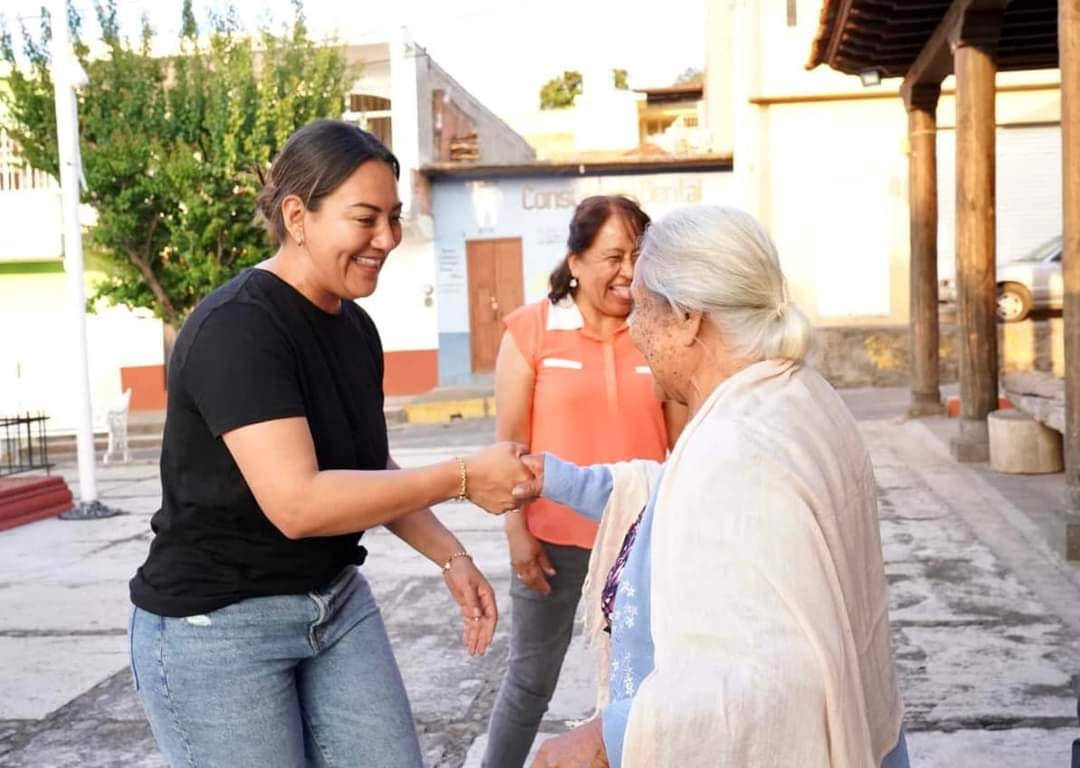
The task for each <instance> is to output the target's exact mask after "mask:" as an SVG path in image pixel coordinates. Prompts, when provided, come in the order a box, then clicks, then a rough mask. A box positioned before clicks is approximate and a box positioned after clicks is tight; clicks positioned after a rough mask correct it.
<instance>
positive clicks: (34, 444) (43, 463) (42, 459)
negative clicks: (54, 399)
mask: <svg viewBox="0 0 1080 768" xmlns="http://www.w3.org/2000/svg"><path fill="white" fill-rule="evenodd" d="M48 420H49V417H48V416H46V415H45V414H38V415H36V416H31V415H29V414H27V415H25V416H0V477H2V476H4V475H16V474H19V473H20V472H31V471H33V470H36V469H44V470H45V472H46V474H48V471H49V469H50V468H51V467H52V466H53V465H52V464H50V463H49V447H48V445H47V443H46V442H45V422H46V421H48Z"/></svg>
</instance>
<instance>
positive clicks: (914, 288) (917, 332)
mask: <svg viewBox="0 0 1080 768" xmlns="http://www.w3.org/2000/svg"><path fill="white" fill-rule="evenodd" d="M940 94H941V86H940V85H933V86H919V87H917V88H915V89H914V90H913V92H912V95H911V98H910V100H909V101H908V105H907V106H908V145H909V152H910V154H909V158H908V207H909V208H910V222H911V266H910V274H911V305H910V306H911V318H910V323H911V407H910V408H909V409H908V416H909V417H911V418H918V417H920V416H933V415H937V414H940V413H943V412H944V410H945V408H944V406H943V405H942V402H941V387H940V373H939V364H938V344H939V333H940V331H939V328H938V276H937V259H938V250H937V236H938V205H937V102H938V97H939V96H940Z"/></svg>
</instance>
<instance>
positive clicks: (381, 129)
mask: <svg viewBox="0 0 1080 768" xmlns="http://www.w3.org/2000/svg"><path fill="white" fill-rule="evenodd" d="M364 122H365V123H366V124H365V125H364V130H366V131H368V132H369V133H373V134H375V135H376V136H377V137H378V139H379V141H381V142H382V143H383V144H385V145H386V146H388V147H389V146H390V145H391V143H392V139H393V137H392V134H391V131H390V118H389V117H369V118H367V119H366V120H365V121H364Z"/></svg>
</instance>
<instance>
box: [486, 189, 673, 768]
mask: <svg viewBox="0 0 1080 768" xmlns="http://www.w3.org/2000/svg"><path fill="white" fill-rule="evenodd" d="M648 224H649V217H648V215H647V214H646V213H645V212H644V211H642V210H641V208H640V207H639V206H638V205H637V203H635V202H634V201H633V200H631V199H629V198H627V197H623V196H595V197H589V198H586V199H585V200H583V201H582V202H581V203H580V204H579V205H578V206H577V208H576V209H575V211H574V216H573V219H572V220H571V222H570V236H569V239H568V242H567V247H568V254H567V256H566V258H565V259H564V260H563V261H562V263H561V264H560V265H559V266H558V267H557V268H556V269H555V271H554V272H553V273H552V275H551V292H550V293H549V295H548V297H547V298H546V299H543V300H542V301H539V302H537V303H535V304H529V305H526V306H524V307H521V308H520V309H518V310H517V311H515V312H514V313H513V314H511V315H510V316H509V317H507V318H506V329H507V333H505V334H503V338H502V343H501V345H500V347H499V355H498V359H497V361H496V364H495V402H496V413H497V416H496V427H495V429H496V434H497V435H498V439H499V440H513V441H516V442H519V443H524V444H526V445H528V446H529V449H530V451H531V452H533V453H538V452H541V451H547V452H550V453H552V454H554V455H556V456H559V457H561V458H564V459H566V460H569V461H573V462H574V463H576V464H579V465H589V464H601V463H610V462H616V461H625V460H627V459H634V458H642V459H654V460H656V461H663V460H664V457H665V456H666V454H667V449H668V447H669V444H670V443H669V437H670V442H674V436H675V435H676V434H677V432H678V430H680V429H681V428H682V425H683V423H685V410H682V409H681V408H679V407H678V406H675V407H673V408H672V409H670V410H669V409H666V408H665V405H664V404H663V403H661V402H660V401H659V400H658V399H657V398H656V396H655V394H654V391H653V382H652V375H651V374H650V371H649V368H648V365H647V364H646V362H645V358H644V357H643V356H642V355H641V353H640V352H638V351H637V349H635V348H634V346H633V344H632V343H631V341H630V334H629V333H628V332H627V331H628V326H627V324H626V318H627V316H628V315H629V314H630V308H631V301H630V281H631V280H632V279H633V276H634V262H635V261H636V259H637V251H638V240H639V238H640V237H641V235H642V233H643V232H644V231H645V228H646V227H647V226H648ZM676 409H678V410H676ZM505 519H506V537H507V540H508V542H509V546H510V559H511V563H512V565H513V570H514V575H513V579H512V583H511V588H510V596H511V599H512V601H513V613H512V616H513V618H512V628H511V640H510V661H509V667H508V670H507V673H506V677H505V679H504V680H503V683H502V687H501V688H500V690H499V695H498V698H497V699H496V702H495V708H494V710H493V712H492V715H491V722H490V725H489V728H488V746H487V751H486V752H485V754H484V761H483V764H484V765H485V766H487V768H517V767H518V766H521V765H523V763H524V762H525V758H526V757H527V756H528V753H529V749H530V748H531V746H532V742H533V739H534V738H535V737H536V731H537V728H538V727H539V725H540V720H541V719H542V718H543V716H544V712H545V711H547V706H548V702H549V701H550V700H551V695H552V694H553V693H554V691H555V685H556V683H557V682H558V680H559V672H560V670H561V668H562V663H563V657H564V656H565V655H566V649H567V647H568V646H569V644H570V638H571V635H572V633H573V623H574V614H575V612H576V610H577V605H578V601H579V600H580V597H581V588H582V584H583V583H584V580H585V574H586V573H587V571H588V564H589V552H590V549H591V548H592V546H593V540H594V538H595V537H596V530H597V526H596V523H594V522H592V521H590V520H588V519H586V518H584V517H582V516H580V515H577V514H576V513H575V512H574V511H573V510H570V509H567V508H566V507H563V506H560V505H558V504H555V503H554V502H551V501H548V500H546V499H539V500H537V501H534V502H532V503H531V504H530V505H529V506H528V507H527V508H526V509H524V510H523V511H513V512H510V513H508V514H507V515H506V518H505Z"/></svg>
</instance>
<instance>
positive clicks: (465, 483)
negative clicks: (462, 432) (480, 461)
mask: <svg viewBox="0 0 1080 768" xmlns="http://www.w3.org/2000/svg"><path fill="white" fill-rule="evenodd" d="M454 458H455V459H457V463H458V471H459V472H460V473H461V487H460V488H459V489H458V495H457V496H455V497H454V501H461V502H464V501H468V500H469V472H468V469H466V467H465V459H463V458H461V457H460V456H455V457H454Z"/></svg>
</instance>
